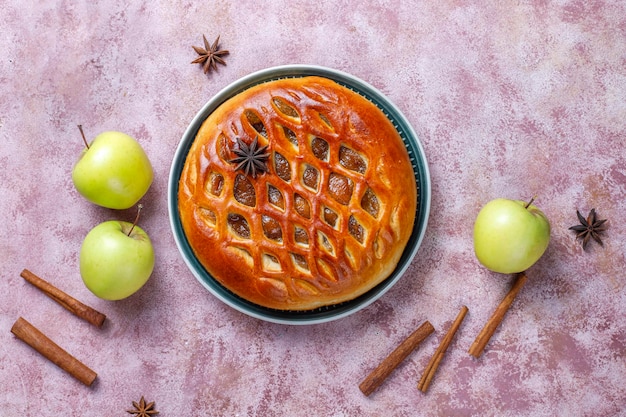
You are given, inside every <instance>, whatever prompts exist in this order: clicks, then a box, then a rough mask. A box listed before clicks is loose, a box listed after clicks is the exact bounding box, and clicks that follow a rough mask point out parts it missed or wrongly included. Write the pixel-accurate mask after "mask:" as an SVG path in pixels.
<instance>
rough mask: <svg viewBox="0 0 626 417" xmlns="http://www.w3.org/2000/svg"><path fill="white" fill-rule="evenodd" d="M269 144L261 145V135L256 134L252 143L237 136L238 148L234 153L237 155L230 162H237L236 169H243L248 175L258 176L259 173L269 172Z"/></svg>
mask: <svg viewBox="0 0 626 417" xmlns="http://www.w3.org/2000/svg"><path fill="white" fill-rule="evenodd" d="M266 150H267V145H266V146H261V147H259V137H258V136H256V137H255V138H254V140H253V141H252V143H251V144H250V145H247V144H246V143H245V142H244V141H242V140H241V139H239V138H237V148H234V149H233V153H234V154H235V155H237V157H235V158H233V159H231V160H230V161H229V162H231V163H233V164H237V166H236V167H235V170H242V171H243V172H244V173H245V174H246V175H251V176H252V178H256V176H257V174H262V173H264V172H267V171H268V169H267V159H268V158H269V157H270V155H269V153H267V152H266Z"/></svg>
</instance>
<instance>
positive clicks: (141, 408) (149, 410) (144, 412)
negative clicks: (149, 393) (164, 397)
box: [126, 395, 159, 417]
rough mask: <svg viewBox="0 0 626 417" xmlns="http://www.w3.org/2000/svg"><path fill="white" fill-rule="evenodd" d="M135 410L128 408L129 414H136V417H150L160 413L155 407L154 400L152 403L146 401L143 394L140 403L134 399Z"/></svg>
mask: <svg viewBox="0 0 626 417" xmlns="http://www.w3.org/2000/svg"><path fill="white" fill-rule="evenodd" d="M133 407H135V409H134V410H127V411H126V412H127V413H128V414H134V415H135V417H150V416H153V415H156V414H159V412H158V411H157V410H155V409H154V401H152V402H150V403H146V400H145V399H144V398H143V395H142V396H141V400H139V403H137V402H135V401H133Z"/></svg>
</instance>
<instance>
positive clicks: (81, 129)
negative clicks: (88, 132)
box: [78, 125, 89, 149]
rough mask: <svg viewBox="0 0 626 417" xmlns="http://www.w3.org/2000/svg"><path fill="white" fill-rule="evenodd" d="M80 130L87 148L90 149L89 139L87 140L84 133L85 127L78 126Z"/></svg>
mask: <svg viewBox="0 0 626 417" xmlns="http://www.w3.org/2000/svg"><path fill="white" fill-rule="evenodd" d="M78 130H80V134H81V136H82V137H83V143H84V144H85V147H86V148H87V149H89V144H88V143H87V138H85V132H83V125H78Z"/></svg>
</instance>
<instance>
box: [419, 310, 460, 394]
mask: <svg viewBox="0 0 626 417" xmlns="http://www.w3.org/2000/svg"><path fill="white" fill-rule="evenodd" d="M467 311H468V308H467V307H466V306H463V307H461V311H460V312H459V314H458V315H457V316H456V319H455V320H454V323H452V326H451V327H450V330H448V333H446V335H445V336H444V338H443V339H442V340H441V343H440V344H439V347H438V348H437V350H436V351H435V354H434V355H433V357H432V358H431V359H430V362H428V366H426V370H425V371H424V375H422V379H420V382H419V383H418V384H417V389H419V390H420V391H422V392H426V390H427V389H428V387H429V386H430V382H431V381H432V379H433V377H434V376H435V372H437V368H439V364H440V363H441V360H442V359H443V356H444V354H445V353H446V350H447V349H448V346H450V342H452V339H453V338H454V335H455V334H456V331H457V330H458V329H459V326H461V323H462V322H463V319H464V318H465V315H466V314H467Z"/></svg>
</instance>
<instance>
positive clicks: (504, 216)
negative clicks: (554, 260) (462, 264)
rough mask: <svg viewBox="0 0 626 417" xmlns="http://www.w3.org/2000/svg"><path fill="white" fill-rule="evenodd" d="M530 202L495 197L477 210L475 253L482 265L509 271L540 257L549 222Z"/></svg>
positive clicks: (547, 233)
mask: <svg viewBox="0 0 626 417" xmlns="http://www.w3.org/2000/svg"><path fill="white" fill-rule="evenodd" d="M533 201H534V198H533V199H531V200H530V202H525V201H521V200H509V199H504V198H497V199H495V200H492V201H490V202H489V203H487V204H486V205H485V206H484V207H483V208H482V209H481V210H480V212H479V213H478V216H477V217H476V222H475V223H474V252H475V253H476V257H477V258H478V260H479V261H480V263H481V264H483V265H484V266H485V267H487V268H488V269H490V270H492V271H494V272H500V273H503V274H512V273H517V272H522V271H525V270H526V269H528V268H530V267H531V266H532V265H533V264H534V263H535V262H537V261H538V260H539V258H541V256H542V255H543V253H544V252H545V250H546V248H547V247H548V243H549V242H550V222H549V221H548V218H547V217H546V215H545V214H544V213H543V212H542V211H541V210H540V209H539V208H537V207H536V206H534V205H533V204H532V202H533Z"/></svg>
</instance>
